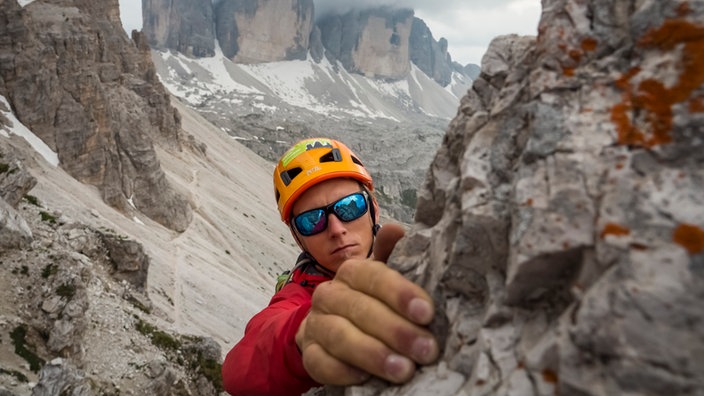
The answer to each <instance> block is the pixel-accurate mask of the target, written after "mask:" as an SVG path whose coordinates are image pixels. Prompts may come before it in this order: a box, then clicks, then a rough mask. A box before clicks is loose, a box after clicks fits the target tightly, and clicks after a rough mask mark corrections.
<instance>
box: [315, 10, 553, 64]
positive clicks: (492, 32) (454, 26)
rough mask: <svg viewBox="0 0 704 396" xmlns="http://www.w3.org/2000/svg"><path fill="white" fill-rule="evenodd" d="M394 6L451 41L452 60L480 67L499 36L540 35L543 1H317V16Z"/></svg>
mask: <svg viewBox="0 0 704 396" xmlns="http://www.w3.org/2000/svg"><path fill="white" fill-rule="evenodd" d="M350 4H354V7H355V8H361V7H379V6H393V7H398V8H402V7H404V8H412V9H414V10H415V15H416V17H418V18H420V19H422V20H423V21H424V22H425V24H426V25H428V27H429V28H430V31H431V32H432V33H433V37H434V38H435V39H436V40H439V39H440V38H441V37H444V38H445V39H447V41H448V52H449V53H450V55H452V59H453V60H455V61H457V62H459V63H461V64H463V65H464V64H467V63H474V64H477V65H479V64H481V58H482V56H483V55H484V53H485V52H486V49H487V48H488V47H489V43H490V42H491V40H492V39H494V38H495V37H496V36H500V35H504V34H510V33H516V34H520V35H537V33H538V21H539V20H540V12H541V6H540V0H445V1H443V2H438V1H437V0H357V1H355V2H350V1H349V0H315V13H316V14H317V15H324V14H326V13H329V12H331V11H336V12H340V13H345V12H347V11H349V10H350V9H351V8H352V5H350Z"/></svg>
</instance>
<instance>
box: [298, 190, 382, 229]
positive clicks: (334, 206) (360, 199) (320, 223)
mask: <svg viewBox="0 0 704 396" xmlns="http://www.w3.org/2000/svg"><path fill="white" fill-rule="evenodd" d="M368 208H369V205H368V204H367V197H366V194H364V193H363V192H357V193H354V194H350V195H348V196H346V197H342V198H340V199H338V200H337V201H335V202H333V203H331V204H329V205H327V206H324V207H322V208H316V209H311V210H306V211H305V212H303V213H301V214H299V215H298V216H296V217H294V218H293V224H294V225H295V226H296V230H298V232H299V233H300V234H301V235H303V236H311V235H315V234H318V233H321V232H323V231H325V229H326V228H327V227H328V215H329V214H330V213H332V214H334V215H335V216H336V217H337V218H338V219H340V221H342V222H345V223H347V222H350V221H352V220H356V219H358V218H360V217H362V215H363V214H365V213H367V209H368Z"/></svg>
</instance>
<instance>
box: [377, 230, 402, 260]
mask: <svg viewBox="0 0 704 396" xmlns="http://www.w3.org/2000/svg"><path fill="white" fill-rule="evenodd" d="M405 234H406V231H405V230H404V229H403V227H401V226H400V225H398V224H393V223H391V224H384V226H383V227H381V228H380V229H379V232H377V234H376V239H375V240H374V253H373V257H374V260H379V261H383V262H386V260H388V259H389V256H390V255H391V252H392V251H393V250H394V246H396V242H398V241H399V240H400V239H401V238H403V236H404V235H405Z"/></svg>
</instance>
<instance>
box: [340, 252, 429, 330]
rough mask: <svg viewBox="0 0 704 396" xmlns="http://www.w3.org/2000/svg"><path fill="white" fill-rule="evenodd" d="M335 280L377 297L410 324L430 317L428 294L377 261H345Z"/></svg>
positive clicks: (422, 323) (424, 322)
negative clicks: (409, 321)
mask: <svg viewBox="0 0 704 396" xmlns="http://www.w3.org/2000/svg"><path fill="white" fill-rule="evenodd" d="M335 281H339V282H343V283H345V284H346V285H348V286H349V287H350V288H351V289H353V290H357V291H359V292H361V293H364V294H367V295H369V296H371V297H374V298H375V299H378V300H380V301H381V302H383V303H385V304H386V305H388V306H389V307H390V308H391V309H392V310H394V311H395V312H396V313H398V314H399V315H401V316H403V317H405V318H407V319H409V320H411V321H413V322H414V323H417V324H420V325H426V324H428V323H430V321H431V320H432V319H433V315H434V310H433V304H432V299H431V298H430V296H429V295H428V293H426V291H425V290H423V288H421V287H420V286H418V285H416V284H415V283H413V282H411V281H410V280H408V279H406V278H404V277H403V275H401V274H400V273H398V272H396V271H394V270H392V269H390V268H388V267H387V266H386V265H384V264H383V263H381V262H379V261H372V260H348V261H346V262H344V263H343V264H342V265H341V266H340V268H339V269H338V271H337V274H336V275H335Z"/></svg>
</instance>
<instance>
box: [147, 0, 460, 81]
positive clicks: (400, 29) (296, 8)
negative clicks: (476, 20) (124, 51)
mask: <svg viewBox="0 0 704 396" xmlns="http://www.w3.org/2000/svg"><path fill="white" fill-rule="evenodd" d="M213 8H214V9H213ZM142 12H143V20H144V29H143V30H144V33H145V35H146V36H147V40H148V42H149V44H150V45H151V46H152V47H153V48H156V49H160V50H163V49H173V50H176V51H179V52H181V53H184V54H186V55H188V56H193V57H206V56H212V55H213V46H214V37H213V36H215V37H217V40H218V43H219V45H220V47H221V48H222V51H223V54H224V55H225V56H226V57H227V58H229V59H231V60H232V61H233V62H235V63H244V64H250V63H265V62H277V61H283V60H303V59H306V56H307V55H308V53H309V52H310V54H311V57H312V58H313V59H314V60H315V61H316V62H320V61H321V60H322V58H323V52H324V53H325V54H327V56H328V59H330V60H331V61H332V62H333V63H334V62H335V61H340V62H341V64H342V65H343V67H344V68H345V70H347V71H348V72H351V73H358V74H362V75H365V76H368V77H371V78H379V79H389V80H399V79H402V78H404V77H406V76H407V75H408V72H409V71H410V64H409V62H413V63H415V64H416V65H418V67H419V68H420V69H421V70H422V71H423V72H425V73H426V74H427V75H428V76H430V77H431V78H433V79H434V80H435V81H436V82H437V83H439V84H440V85H442V86H447V85H448V84H449V83H450V82H451V76H452V73H453V71H455V72H457V73H459V74H465V70H464V68H463V67H462V66H459V67H453V63H452V59H451V57H450V55H449V54H448V52H447V45H448V44H447V40H445V39H444V38H441V39H440V40H439V41H435V39H434V38H433V37H432V33H431V32H430V29H428V27H427V26H426V25H425V23H424V22H423V21H422V20H420V19H418V18H414V17H413V10H410V9H397V8H391V7H386V6H381V7H371V8H370V7H366V8H365V7H356V8H355V9H353V10H352V11H349V12H347V13H345V14H335V13H327V14H325V15H322V16H320V18H318V20H317V21H315V19H316V16H315V14H314V8H313V1H312V0H286V1H273V0H258V1H252V0H222V1H217V2H215V5H212V4H211V2H210V1H209V0H200V1H197V2H189V1H186V0H177V1H167V0H145V1H144V5H143V11H142ZM213 25H214V26H215V32H214V34H213V31H212V29H213V28H212V26H213Z"/></svg>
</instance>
